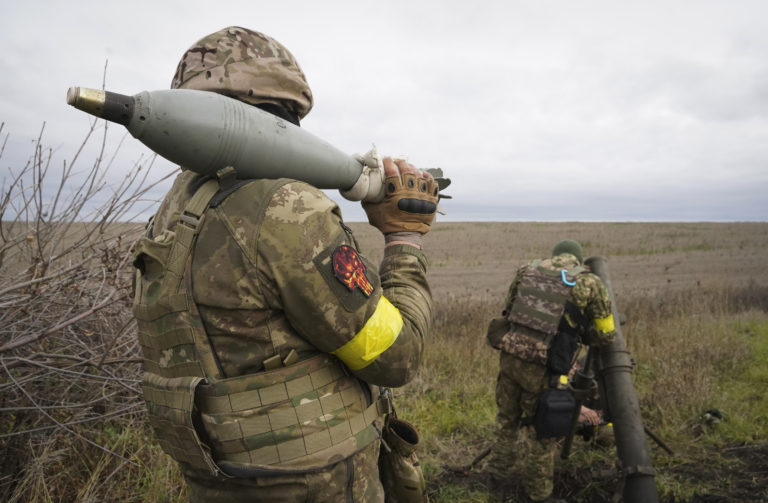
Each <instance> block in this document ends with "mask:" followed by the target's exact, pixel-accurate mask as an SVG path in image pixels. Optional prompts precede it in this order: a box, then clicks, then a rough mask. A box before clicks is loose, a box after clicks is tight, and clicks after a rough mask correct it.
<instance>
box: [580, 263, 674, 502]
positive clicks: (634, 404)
mask: <svg viewBox="0 0 768 503" xmlns="http://www.w3.org/2000/svg"><path fill="white" fill-rule="evenodd" d="M585 264H586V265H587V266H588V267H589V268H590V270H591V271H592V272H593V273H594V274H596V275H597V276H599V277H600V279H601V280H603V283H604V284H605V286H606V288H607V289H608V293H609V295H610V299H611V306H612V314H613V317H614V319H615V320H618V319H619V314H618V309H617V307H616V300H615V298H614V295H613V287H612V285H611V279H610V275H609V273H608V265H607V261H606V259H605V258H603V257H590V258H588V259H587V260H586V261H585ZM615 330H616V339H615V340H614V341H613V342H612V343H611V344H609V345H606V346H600V347H599V351H598V360H597V366H598V369H597V371H598V373H599V374H602V381H603V383H604V388H605V389H604V390H601V393H603V394H604V395H603V399H604V400H605V401H606V403H607V410H608V411H609V412H610V419H611V421H612V422H613V432H614V438H615V440H616V451H617V454H618V457H619V463H620V469H621V470H622V472H623V475H624V477H625V482H624V491H623V496H624V502H625V503H658V501H659V496H658V493H657V491H656V483H655V481H654V475H655V471H654V469H653V466H652V464H651V458H650V455H649V453H648V445H647V442H646V438H645V428H644V426H643V419H642V416H641V414H640V403H639V401H638V398H637V392H636V391H635V388H634V385H633V383H632V369H633V363H632V360H631V358H630V357H629V352H628V351H627V346H626V343H625V341H624V336H623V334H622V332H621V324H619V323H616V325H615Z"/></svg>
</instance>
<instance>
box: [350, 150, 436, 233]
mask: <svg viewBox="0 0 768 503" xmlns="http://www.w3.org/2000/svg"><path fill="white" fill-rule="evenodd" d="M383 161H384V168H385V173H386V178H385V179H384V187H385V195H384V199H383V200H382V201H381V202H378V203H370V202H363V209H364V210H365V213H366V215H368V222H370V224H371V225H373V226H374V227H376V228H377V229H379V230H380V231H381V232H383V233H384V234H389V233H392V232H414V231H415V232H418V233H420V234H426V233H427V232H429V226H430V225H432V222H433V221H434V220H435V212H436V211H437V201H438V194H439V192H440V188H439V187H438V184H437V182H436V181H435V179H434V178H433V177H432V175H431V174H429V173H424V172H421V171H419V170H418V169H416V167H415V166H413V165H412V164H409V163H407V162H406V161H405V160H401V159H398V160H396V161H393V160H392V159H390V158H388V157H386V158H384V160H383ZM398 168H399V169H398Z"/></svg>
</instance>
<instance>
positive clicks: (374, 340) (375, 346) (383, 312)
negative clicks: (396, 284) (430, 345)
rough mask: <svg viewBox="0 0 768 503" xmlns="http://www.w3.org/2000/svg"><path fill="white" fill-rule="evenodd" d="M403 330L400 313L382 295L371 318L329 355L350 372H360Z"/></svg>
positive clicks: (393, 341) (392, 342)
mask: <svg viewBox="0 0 768 503" xmlns="http://www.w3.org/2000/svg"><path fill="white" fill-rule="evenodd" d="M402 328H403V317H402V315H401V314H400V311H399V310H398V309H397V308H396V307H395V306H393V305H392V303H391V302H389V301H388V300H387V299H386V297H384V296H383V295H382V296H381V298H380V299H379V303H378V304H377V305H376V311H374V312H373V316H371V317H370V318H368V321H366V322H365V325H364V326H363V328H362V329H361V330H360V331H359V332H358V333H357V334H356V335H355V336H354V337H353V338H352V339H350V340H349V342H347V343H346V344H344V345H343V346H341V347H340V348H339V349H337V350H336V351H333V352H332V353H331V354H332V355H335V356H337V357H338V358H339V359H340V360H341V361H343V362H344V364H345V365H346V366H347V367H349V368H350V369H351V370H360V369H362V368H364V367H366V366H368V365H370V364H371V363H373V361H374V360H375V359H376V358H378V357H379V355H380V354H381V353H383V352H384V351H386V350H387V349H388V348H389V347H390V346H391V345H392V344H394V343H395V339H397V336H398V335H400V330H401V329H402Z"/></svg>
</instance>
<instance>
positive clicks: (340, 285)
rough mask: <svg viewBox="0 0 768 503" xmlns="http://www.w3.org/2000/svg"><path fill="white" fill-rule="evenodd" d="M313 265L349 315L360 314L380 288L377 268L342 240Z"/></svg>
mask: <svg viewBox="0 0 768 503" xmlns="http://www.w3.org/2000/svg"><path fill="white" fill-rule="evenodd" d="M313 262H314V264H315V267H316V268H317V270H318V272H319V273H320V274H321V275H322V276H323V278H324V279H325V281H326V283H327V284H328V287H329V288H330V289H331V292H333V294H334V295H335V296H336V298H337V299H338V300H339V302H340V303H341V305H342V306H343V307H344V309H346V310H347V311H348V312H354V311H357V310H358V309H359V308H360V307H362V306H363V305H364V304H366V303H367V302H370V298H371V297H374V296H375V292H376V290H377V289H378V288H379V287H380V283H381V282H380V279H379V275H378V273H377V272H376V269H375V268H373V267H372V266H371V264H370V263H369V262H368V260H366V259H365V257H363V256H362V255H360V253H358V251H357V250H356V249H355V248H354V247H353V246H350V245H349V244H346V243H344V242H343V240H339V241H336V243H334V244H332V245H331V246H329V247H328V248H326V249H325V250H323V251H322V252H320V253H319V254H318V255H317V256H316V257H315V258H314V259H313Z"/></svg>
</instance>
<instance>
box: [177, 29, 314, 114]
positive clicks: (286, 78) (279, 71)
mask: <svg viewBox="0 0 768 503" xmlns="http://www.w3.org/2000/svg"><path fill="white" fill-rule="evenodd" d="M171 89H197V90H201V91H213V92H215V93H219V94H223V95H226V96H229V97H232V98H235V99H238V100H240V101H243V102H245V103H249V104H251V105H262V104H265V103H269V104H272V105H276V106H278V107H282V108H284V109H286V110H288V111H289V112H291V113H292V114H295V115H296V117H298V118H299V119H301V118H304V116H306V115H307V114H308V113H309V111H310V110H311V109H312V91H311V90H310V89H309V84H308V83H307V78H306V77H305V76H304V72H302V71H301V68H300V67H299V63H298V62H297V61H296V59H295V58H294V57H293V55H292V54H291V53H290V52H289V51H288V49H286V48H285V47H284V46H283V45H282V44H281V43H280V42H278V41H277V40H275V39H273V38H272V37H269V36H267V35H264V34H263V33H259V32H256V31H253V30H249V29H247V28H241V27H239V26H230V27H229V28H224V29H223V30H219V31H217V32H215V33H212V34H210V35H208V36H206V37H203V38H202V39H200V40H199V41H198V42H196V43H195V44H193V45H192V47H190V48H189V49H187V51H186V52H185V53H184V55H183V56H182V57H181V61H179V65H178V67H177V68H176V73H175V74H174V76H173V81H172V82H171Z"/></svg>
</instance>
